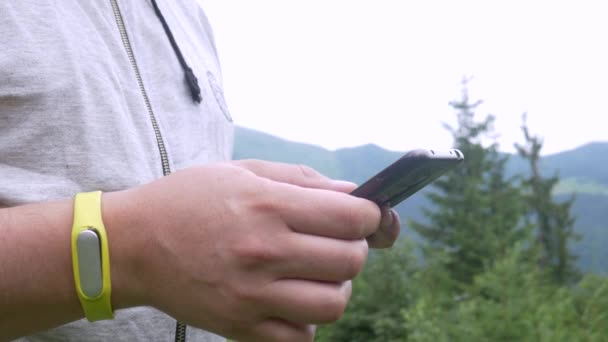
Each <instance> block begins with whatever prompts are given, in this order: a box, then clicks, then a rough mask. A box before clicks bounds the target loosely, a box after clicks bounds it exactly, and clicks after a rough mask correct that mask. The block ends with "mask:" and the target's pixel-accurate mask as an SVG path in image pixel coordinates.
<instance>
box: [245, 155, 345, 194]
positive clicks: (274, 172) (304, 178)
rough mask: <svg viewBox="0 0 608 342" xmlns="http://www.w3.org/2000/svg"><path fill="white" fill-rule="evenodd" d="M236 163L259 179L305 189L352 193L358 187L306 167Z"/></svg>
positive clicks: (266, 163)
mask: <svg viewBox="0 0 608 342" xmlns="http://www.w3.org/2000/svg"><path fill="white" fill-rule="evenodd" d="M234 163H235V164H236V165H238V166H240V167H243V168H245V169H247V170H249V171H251V172H253V173H254V174H256V175H257V176H258V177H263V178H268V179H271V180H273V181H275V182H281V183H288V184H292V185H297V186H301V187H304V188H314V189H325V190H333V191H339V192H344V193H350V192H352V191H353V190H354V189H355V188H356V187H357V185H356V184H354V183H351V182H346V181H341V180H333V179H331V178H328V177H326V176H324V175H322V174H320V173H319V172H317V171H316V170H315V169H313V168H311V167H309V166H306V165H297V164H285V163H277V162H270V161H263V160H255V159H245V160H238V161H235V162H234Z"/></svg>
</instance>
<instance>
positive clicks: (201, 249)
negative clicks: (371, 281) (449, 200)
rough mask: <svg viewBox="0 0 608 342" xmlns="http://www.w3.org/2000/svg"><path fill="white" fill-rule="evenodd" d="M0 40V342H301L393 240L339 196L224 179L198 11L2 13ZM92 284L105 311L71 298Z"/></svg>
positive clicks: (312, 185)
mask: <svg viewBox="0 0 608 342" xmlns="http://www.w3.org/2000/svg"><path fill="white" fill-rule="evenodd" d="M0 36H2V37H3V38H2V39H3V44H2V46H3V52H2V54H1V55H0V207H2V208H3V209H0V340H1V341H4V340H11V339H16V338H20V339H19V340H23V341H28V340H29V341H87V340H89V341H138V340H139V341H169V340H173V339H174V335H173V334H174V333H175V325H176V320H175V319H177V320H179V321H180V322H184V323H187V324H188V325H190V327H188V328H187V329H186V330H185V335H186V338H187V340H188V341H212V340H216V339H220V340H221V338H220V337H219V336H217V335H214V334H212V333H207V332H205V331H204V330H207V331H211V332H213V333H215V334H218V335H221V336H226V337H230V338H234V339H238V340H243V341H310V340H312V338H313V336H314V324H319V323H326V322H332V321H335V320H336V319H338V318H339V317H340V316H341V314H342V313H343V310H344V309H345V306H346V304H347V301H348V298H349V296H350V280H351V279H352V278H353V277H354V276H355V275H356V274H357V273H358V272H359V271H360V270H361V268H362V267H363V264H364V262H365V259H366V255H367V248H368V242H367V241H369V244H370V245H371V246H372V247H388V246H390V245H391V244H392V243H393V242H394V240H395V239H396V237H397V234H398V231H399V218H398V217H397V216H396V214H394V212H392V211H390V210H388V209H386V208H383V209H382V210H380V209H379V208H378V207H377V206H376V205H375V204H373V203H371V202H369V201H366V200H363V199H358V198H355V197H353V196H350V195H348V193H349V192H350V191H352V190H353V188H354V185H353V184H350V183H345V182H340V181H334V180H331V179H328V178H325V177H323V176H321V175H319V174H318V173H316V172H314V171H313V170H311V169H309V168H306V167H300V166H294V165H285V164H278V163H269V162H264V161H255V160H249V161H238V162H229V161H228V160H229V158H230V155H231V149H232V138H233V132H232V129H233V128H232V119H231V117H230V114H229V113H228V110H227V108H226V105H225V103H224V99H223V95H222V90H221V83H220V81H219V80H220V79H221V78H220V69H219V63H218V60H217V54H216V51H215V45H214V41H213V37H212V34H211V29H210V27H209V23H208V21H207V19H206V17H205V15H204V13H203V11H202V10H201V9H200V8H199V5H198V4H197V3H196V2H195V1H179V2H175V1H159V3H158V4H157V3H156V1H150V2H149V1H141V0H105V1H101V0H92V1H77V0H63V1H50V0H48V1H37V2H35V3H34V2H29V1H5V2H1V3H0ZM96 190H101V191H103V195H101V198H99V197H97V200H98V202H89V203H88V204H87V205H85V204H82V203H80V202H78V198H81V197H77V198H76V199H74V196H75V195H76V194H77V193H85V192H87V193H89V195H88V196H90V195H91V194H93V196H94V193H91V191H96ZM97 195H99V193H97ZM79 196H80V195H79ZM82 198H84V197H82ZM77 203H80V204H77ZM91 203H97V204H95V205H97V207H95V205H91ZM81 207H86V208H87V209H86V210H83V209H81ZM81 215H84V216H86V217H91V216H90V215H98V216H99V218H100V219H101V218H102V219H103V223H100V224H91V225H92V226H91V227H92V228H94V229H90V231H88V232H89V233H90V232H91V231H92V232H94V234H93V235H94V239H96V240H94V241H96V242H95V243H94V244H93V245H89V249H91V250H93V252H95V253H98V254H95V253H93V254H94V255H97V258H98V259H99V260H98V261H99V265H103V266H99V267H101V268H98V269H96V268H95V267H93V266H91V265H97V264H95V263H90V260H91V259H87V258H85V257H83V255H81V254H79V253H80V251H81V250H85V247H83V246H84V245H80V243H82V242H81V240H79V239H80V236H81V235H80V233H82V231H78V230H77V229H76V228H78V227H77V226H78V225H77V224H76V221H77V220H79V219H78V217H84V216H81ZM85 226H89V224H88V223H87V224H86V225H85ZM102 226H105V227H104V228H102ZM85 230H86V229H85ZM74 234H76V235H74ZM83 236H84V235H83ZM366 238H367V241H366ZM74 246H77V247H76V248H75V247H74ZM91 246H92V247H91ZM70 247H72V248H70ZM104 248H105V249H104ZM94 258H95V257H94ZM103 258H108V259H107V262H106V261H104V260H103ZM91 270H94V271H95V270H98V271H99V277H100V278H99V280H96V281H102V280H103V284H104V286H105V284H106V282H107V284H111V292H110V291H109V290H107V289H106V290H104V289H105V287H103V286H102V287H100V288H99V289H98V291H99V292H98V293H100V295H99V298H102V299H103V300H107V303H105V304H107V308H101V309H100V308H99V307H93V308H92V307H91V305H92V304H91V303H93V302H94V300H96V299H95V298H93V297H94V296H89V297H90V298H89V299H90V300H89V299H87V298H85V297H87V295H86V293H87V291H90V288H89V289H86V288H87V286H88V285H87V282H89V285H90V282H91V280H90V279H88V280H87V278H86V277H84V276H82V274H84V273H86V272H90V271H91ZM110 270H111V272H110ZM110 274H111V277H110ZM95 279H97V278H95ZM94 282H95V281H93V283H94ZM77 288H78V290H76V289H77ZM93 292H95V291H93ZM83 293H84V294H83ZM95 293H97V292H95ZM110 293H111V296H110ZM91 298H93V299H91ZM105 304H104V305H105ZM106 309H107V310H106ZM104 310H106V311H107V312H103V311H104ZM95 315H100V316H95ZM112 315H113V319H104V320H98V321H95V322H94V323H91V322H88V321H87V320H85V319H83V318H84V317H85V316H86V317H88V318H89V319H91V318H92V317H103V318H109V317H111V316H112ZM95 319H97V318H95ZM95 319H91V320H95ZM178 327H179V328H178V329H177V330H178V334H182V333H183V328H182V326H181V325H179V326H178ZM176 338H182V337H181V336H177V337H176Z"/></svg>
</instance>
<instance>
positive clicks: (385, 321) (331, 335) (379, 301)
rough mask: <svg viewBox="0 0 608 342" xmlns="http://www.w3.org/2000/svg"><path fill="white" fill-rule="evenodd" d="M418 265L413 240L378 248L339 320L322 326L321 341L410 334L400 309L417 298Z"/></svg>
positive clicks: (386, 338)
mask: <svg viewBox="0 0 608 342" xmlns="http://www.w3.org/2000/svg"><path fill="white" fill-rule="evenodd" d="M417 269H418V266H417V261H416V258H415V256H414V246H413V243H412V242H411V241H409V240H407V239H402V240H400V241H399V242H398V243H397V245H396V246H395V248H392V249H386V250H375V251H372V254H371V255H370V260H369V261H368V264H367V265H366V267H365V270H364V271H363V272H362V273H361V275H359V277H357V278H356V279H355V280H354V282H353V296H352V298H351V301H350V303H349V306H348V309H347V310H346V312H345V314H344V316H343V317H342V319H340V321H338V322H337V323H336V324H333V325H331V326H326V327H320V329H319V331H318V334H317V335H318V336H317V341H328V342H329V341H332V342H334V341H345V342H346V341H348V342H358V341H361V342H368V341H378V342H381V341H394V340H396V339H398V338H400V337H401V336H404V335H406V334H407V332H406V330H405V327H404V325H403V324H402V319H401V316H400V312H401V310H402V309H403V308H404V307H408V306H410V305H411V303H412V302H413V301H414V298H415V295H416V292H417V291H418V290H419V288H418V287H417V286H416V284H415V282H413V281H412V279H413V277H414V276H415V272H416V270H417Z"/></svg>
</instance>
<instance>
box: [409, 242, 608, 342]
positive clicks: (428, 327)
mask: <svg viewBox="0 0 608 342" xmlns="http://www.w3.org/2000/svg"><path fill="white" fill-rule="evenodd" d="M525 255H527V253H526V252H524V251H523V250H522V249H521V247H518V246H516V247H515V248H514V249H513V250H511V251H510V252H509V253H508V254H507V255H506V256H505V257H504V258H503V259H501V260H498V261H497V262H496V263H495V264H494V265H493V266H492V267H491V268H489V269H488V270H487V271H486V272H484V273H482V274H480V275H478V276H477V277H475V280H474V282H473V283H472V285H471V286H470V287H469V288H468V289H467V291H466V293H465V294H463V295H462V296H460V297H455V298H452V300H451V301H449V300H448V301H446V299H445V297H443V298H442V297H441V296H436V295H432V294H429V295H427V296H424V297H422V298H420V299H419V300H418V302H417V303H416V305H414V306H412V307H411V308H409V309H406V310H404V311H403V317H404V322H405V325H406V328H407V329H408V331H409V332H410V334H409V336H408V339H407V340H408V341H420V342H422V341H547V342H549V341H551V342H552V341H581V340H584V341H603V340H605V336H608V335H606V333H608V332H607V330H608V314H606V310H607V309H608V280H607V279H605V278H601V277H597V276H587V277H585V278H584V279H583V280H582V281H581V282H580V284H579V285H578V286H577V287H575V288H568V287H559V286H556V285H554V283H553V282H552V281H549V279H547V277H546V276H545V273H544V272H542V271H541V270H540V269H539V268H538V267H537V266H536V263H535V262H534V261H531V260H527V259H526V257H525ZM446 303H447V305H446Z"/></svg>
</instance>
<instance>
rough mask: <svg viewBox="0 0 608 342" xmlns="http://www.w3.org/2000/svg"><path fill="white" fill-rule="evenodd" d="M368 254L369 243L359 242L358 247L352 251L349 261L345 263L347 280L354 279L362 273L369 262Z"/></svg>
mask: <svg viewBox="0 0 608 342" xmlns="http://www.w3.org/2000/svg"><path fill="white" fill-rule="evenodd" d="M367 253H368V247H367V243H366V242H365V241H359V242H357V246H356V247H355V248H353V249H352V251H350V253H349V256H348V261H347V262H346V263H345V273H346V274H345V275H346V278H347V279H353V278H355V277H356V276H357V275H358V274H359V273H360V272H361V270H362V269H363V266H364V265H365V261H366V260H367Z"/></svg>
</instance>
